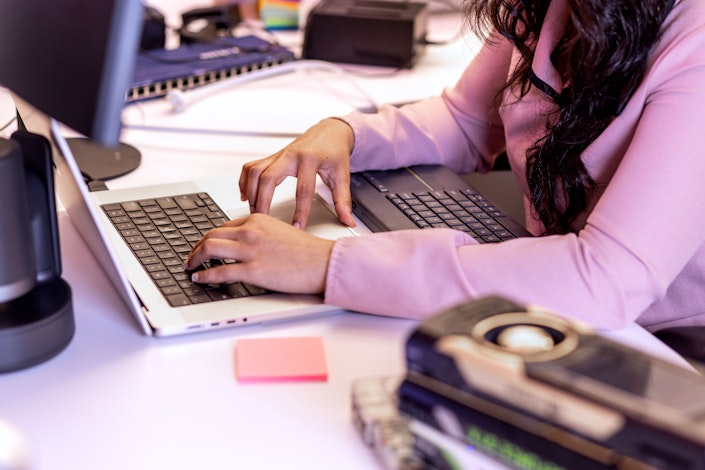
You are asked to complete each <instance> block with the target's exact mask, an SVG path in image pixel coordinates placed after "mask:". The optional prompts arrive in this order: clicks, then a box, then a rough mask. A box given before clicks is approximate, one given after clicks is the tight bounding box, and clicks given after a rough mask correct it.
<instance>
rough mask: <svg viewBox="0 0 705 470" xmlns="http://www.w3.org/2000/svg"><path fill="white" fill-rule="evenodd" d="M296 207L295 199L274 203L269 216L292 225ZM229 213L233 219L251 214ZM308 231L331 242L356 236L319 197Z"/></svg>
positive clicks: (313, 204) (244, 211)
mask: <svg viewBox="0 0 705 470" xmlns="http://www.w3.org/2000/svg"><path fill="white" fill-rule="evenodd" d="M295 205H296V201H294V200H293V199H292V200H289V201H285V202H279V203H274V204H272V207H271V208H270V209H269V215H271V216H272V217H275V218H277V219H279V220H282V221H284V222H286V223H288V224H290V223H291V220H292V218H293V217H294V208H295ZM227 212H228V215H229V216H230V218H232V219H237V218H239V217H246V216H248V215H249V214H250V211H249V210H248V209H235V210H229V211H227ZM306 231H307V232H308V233H311V234H313V235H316V236H317V237H321V238H327V239H329V240H336V239H338V238H340V237H349V236H354V235H356V233H355V232H354V231H353V230H352V229H350V228H349V227H346V226H345V225H343V224H342V223H341V222H340V221H339V220H338V217H337V216H336V215H335V213H334V211H333V209H331V208H330V207H329V206H328V204H326V203H325V202H324V201H322V200H320V199H319V198H318V196H316V197H315V198H314V199H313V202H312V203H311V213H310V214H309V219H308V224H307V225H306Z"/></svg>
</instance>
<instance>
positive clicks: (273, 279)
mask: <svg viewBox="0 0 705 470" xmlns="http://www.w3.org/2000/svg"><path fill="white" fill-rule="evenodd" d="M334 243H335V242H334V241H332V240H327V239H323V238H318V237H316V236H314V235H311V234H310V233H307V232H304V231H303V230H299V229H297V228H295V227H293V226H291V225H289V224H287V223H285V222H282V221H280V220H277V219H275V218H273V217H270V216H268V215H263V214H252V215H250V216H248V217H244V218H241V219H236V220H231V221H229V222H226V223H225V224H223V225H222V226H220V227H218V228H215V229H213V230H211V231H210V232H208V233H207V234H206V235H205V236H204V237H203V238H202V239H201V240H200V241H199V242H198V243H197V244H196V246H195V247H194V249H193V251H192V252H191V254H190V255H189V258H188V260H187V261H186V263H185V265H186V269H196V268H198V266H200V265H201V264H202V263H203V262H205V261H208V260H211V259H234V260H237V261H238V262H237V263H233V264H223V265H220V266H215V267H212V268H209V269H205V270H202V271H197V272H195V273H193V275H192V278H193V281H194V282H198V283H202V284H220V283H226V282H245V283H247V284H252V285H255V286H258V287H262V288H265V289H269V290H274V291H278V292H289V293H296V294H318V293H321V292H323V291H324V290H325V287H326V273H327V270H328V260H329V259H330V254H331V251H332V250H333V245H334Z"/></svg>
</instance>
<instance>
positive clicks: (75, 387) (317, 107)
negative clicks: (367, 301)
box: [0, 41, 673, 470]
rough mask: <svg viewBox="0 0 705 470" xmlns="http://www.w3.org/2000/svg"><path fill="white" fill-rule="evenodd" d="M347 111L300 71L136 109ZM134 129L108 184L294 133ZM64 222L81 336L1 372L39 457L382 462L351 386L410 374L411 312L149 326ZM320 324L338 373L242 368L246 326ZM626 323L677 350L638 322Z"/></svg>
mask: <svg viewBox="0 0 705 470" xmlns="http://www.w3.org/2000/svg"><path fill="white" fill-rule="evenodd" d="M461 43H462V41H461ZM470 55H471V54H470V52H469V47H466V46H465V45H462V44H461V45H460V46H459V45H457V44H455V45H450V46H447V47H446V48H438V49H436V50H434V51H428V52H427V56H426V57H425V58H424V59H423V60H422V61H421V62H420V63H419V64H418V66H417V67H416V68H415V69H414V70H411V71H407V72H403V73H401V74H399V75H398V76H396V77H395V78H389V77H386V78H380V77H368V78H359V81H360V83H363V85H364V87H365V88H366V89H367V91H368V93H370V94H372V95H375V96H379V97H384V98H386V99H385V101H386V100H388V101H403V100H406V99H417V98H420V97H422V96H425V95H430V94H434V93H437V92H439V91H440V90H441V89H442V87H443V86H446V85H450V84H452V83H453V82H454V81H455V79H457V76H458V74H459V73H460V71H461V70H462V66H463V64H464V63H465V62H466V58H465V57H466V56H467V57H470ZM316 73H318V72H316ZM437 76H439V77H441V78H440V79H436V78H433V77H437ZM429 77H432V78H429ZM309 78H310V77H309ZM356 80H358V78H356ZM399 84H401V86H400V85H399ZM405 87H408V88H406V96H402V94H403V93H404V90H405ZM292 89H296V93H291V90H292ZM384 90H387V91H384ZM400 90H401V91H400ZM355 99H359V96H357V97H355V98H354V99H353V100H352V101H354V100H355ZM0 100H1V101H0V123H4V122H5V121H6V119H5V118H6V117H7V118H8V119H9V117H11V116H12V108H11V103H10V102H9V101H8V100H7V97H6V96H5V95H0ZM350 109H351V88H350V86H349V83H347V82H346V81H345V80H342V79H341V78H340V77H337V78H336V77H324V78H321V77H318V80H302V79H301V76H300V75H299V74H298V73H297V74H290V75H287V76H282V77H277V78H272V79H268V80H267V81H263V82H261V83H253V84H249V85H247V87H246V88H245V87H236V88H234V89H232V90H229V91H227V92H224V93H222V94H220V95H219V96H218V97H217V99H213V98H210V99H205V100H203V101H200V102H198V103H196V104H195V105H194V106H193V107H191V108H190V109H189V110H188V112H187V113H183V114H181V115H174V114H171V113H170V112H169V111H168V110H167V109H166V107H165V105H164V104H163V103H161V102H160V103H147V104H144V105H140V106H137V107H133V108H131V109H129V110H127V112H126V121H127V122H131V123H133V124H134V123H143V124H150V125H163V126H185V127H200V128H209V129H212V128H221V129H223V130H228V129H230V130H232V129H240V130H252V129H255V130H262V129H267V130H274V131H294V132H296V131H299V132H300V131H302V130H304V129H305V128H306V127H308V126H309V125H310V124H312V123H314V122H316V121H317V120H318V119H321V118H322V117H325V116H327V115H329V114H339V113H343V112H348V111H349V110H350ZM124 140H125V141H127V142H130V143H132V144H134V145H136V146H137V147H138V148H139V149H140V150H141V151H142V153H143V158H144V161H143V164H142V166H141V167H140V168H139V169H138V170H137V171H135V172H134V173H133V174H130V175H128V176H126V177H123V178H121V179H119V180H116V181H113V182H110V185H111V187H129V186H136V185H142V184H151V183H157V182H166V181H175V180H179V179H188V178H198V177H202V176H212V175H215V174H219V173H222V172H238V171H239V169H240V166H241V164H242V163H243V162H244V161H247V160H249V159H252V158H257V157H261V156H265V155H266V154H269V153H271V152H274V151H275V150H277V149H279V148H280V147H282V146H283V145H284V144H285V143H286V140H283V139H280V138H247V137H237V136H210V137H204V136H199V135H192V134H184V133H181V134H178V133H177V134H174V133H155V132H148V131H128V132H126V133H125V135H124ZM60 230H61V243H62V255H63V262H64V277H65V278H66V279H67V280H68V282H69V283H70V285H71V286H72V288H73V295H74V309H75V315H76V322H77V331H76V336H75V338H74V339H73V341H72V342H71V344H70V345H69V346H68V348H67V349H66V350H65V351H64V352H62V353H61V354H60V355H59V356H57V357H56V358H54V359H52V360H50V361H48V362H46V363H44V364H41V365H39V366H36V367H33V368H31V369H28V370H24V371H19V372H15V373H11V374H5V375H1V376H0V418H1V419H3V420H6V421H7V422H9V423H11V424H12V425H14V426H15V427H17V428H18V429H19V430H20V431H21V432H22V433H23V434H24V435H25V437H26V438H27V439H28V441H29V443H30V446H31V451H32V458H33V463H34V467H33V468H35V469H40V470H53V469H127V468H129V469H147V468H149V469H152V468H169V469H195V468H198V469H221V468H222V469H225V468H235V467H237V468H247V469H252V468H256V469H260V468H262V469H271V468H306V469H324V468H335V469H354V470H359V469H374V468H380V467H379V463H378V462H377V461H376V460H375V458H374V456H373V455H372V453H371V452H370V451H369V449H367V448H366V446H365V445H364V444H363V442H362V440H361V439H360V438H359V436H358V435H357V434H356V431H355V429H354V427H353V425H352V422H351V419H350V411H349V410H350V390H351V384H352V382H353V381H354V380H356V379H361V378H367V377H374V376H386V375H398V374H400V373H402V372H403V349H402V348H403V344H404V341H405V338H406V336H407V335H408V333H409V332H410V331H411V330H412V329H413V328H414V327H415V326H416V324H415V323H414V322H411V321H407V320H400V319H390V318H382V317H375V316H369V315H363V314H356V313H350V312H345V313H338V314H333V315H328V316H323V317H317V318H309V319H306V320H296V321H288V322H281V323H275V324H266V325H260V326H247V327H240V328H237V329H231V330H221V331H213V332H208V333H200V334H196V335H192V336H187V337H177V338H152V337H146V336H143V335H141V334H140V331H139V328H138V326H137V325H136V323H135V322H134V321H133V319H132V318H131V317H130V316H129V314H128V312H127V309H126V308H125V307H124V306H123V305H122V303H121V301H120V299H119V298H118V296H117V293H116V292H115V290H114V289H113V288H112V287H111V286H110V284H109V282H108V280H107V278H106V277H105V276H104V274H103V272H102V271H101V269H100V267H99V266H98V265H97V263H96V261H95V260H94V259H93V258H92V257H91V256H88V253H89V252H88V250H87V248H86V246H85V245H84V243H83V241H82V239H81V238H80V236H79V235H78V234H77V232H76V231H75V229H74V227H73V225H72V224H71V222H70V220H69V219H68V217H67V216H66V215H65V214H63V213H61V214H60ZM310 335H315V336H321V337H322V338H323V341H324V346H325V352H326V357H327V361H328V367H329V379H328V380H327V381H326V382H313V383H292V384H282V383H279V384H259V385H258V384H248V385H243V384H239V383H238V382H237V380H236V378H235V368H234V352H235V346H236V344H237V341H238V339H239V338H243V337H248V338H250V337H258V336H266V337H281V336H310ZM615 335H616V336H617V337H619V338H621V339H622V340H624V341H626V342H629V343H632V344H635V345H639V346H641V347H644V348H649V349H650V350H652V351H655V352H657V353H660V354H663V355H666V356H669V355H670V354H672V352H671V351H670V350H668V349H667V348H666V347H665V346H663V345H662V344H661V343H659V342H657V341H656V340H654V339H653V338H652V337H651V336H650V335H648V334H647V333H646V332H645V331H643V330H641V329H640V328H638V327H636V326H633V327H630V328H628V329H627V330H625V331H622V332H617V333H615ZM670 357H673V356H670Z"/></svg>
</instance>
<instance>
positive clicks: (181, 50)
mask: <svg viewBox="0 0 705 470" xmlns="http://www.w3.org/2000/svg"><path fill="white" fill-rule="evenodd" d="M294 59H295V56H294V53H293V52H292V51H291V50H290V49H288V48H286V47H283V46H280V45H278V44H275V43H272V42H269V41H266V40H264V39H262V38H260V37H257V36H254V35H248V36H241V37H220V38H214V39H213V40H211V41H209V42H193V43H187V44H183V45H181V46H180V47H178V48H176V49H165V48H158V49H151V50H144V51H141V52H140V53H139V54H138V55H137V61H136V63H135V73H134V77H133V79H132V83H131V85H130V89H129V91H128V93H127V97H126V101H127V102H128V103H131V102H135V101H141V100H145V99H151V98H161V97H164V96H166V95H167V93H169V92H170V91H171V90H179V91H184V90H191V89H193V88H197V87H201V86H203V85H208V84H212V83H216V82H219V81H221V80H225V79H228V78H231V77H235V76H238V75H243V74H247V73H249V72H252V71H255V70H260V69H264V68H268V67H274V66H277V65H279V64H283V63H285V62H290V61H293V60H294Z"/></svg>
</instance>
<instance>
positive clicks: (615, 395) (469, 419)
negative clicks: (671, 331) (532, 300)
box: [399, 297, 705, 470]
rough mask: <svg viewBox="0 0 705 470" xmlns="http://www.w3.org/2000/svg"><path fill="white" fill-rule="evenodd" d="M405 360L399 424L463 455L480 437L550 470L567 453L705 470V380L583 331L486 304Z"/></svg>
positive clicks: (440, 322)
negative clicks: (425, 427) (526, 450)
mask: <svg viewBox="0 0 705 470" xmlns="http://www.w3.org/2000/svg"><path fill="white" fill-rule="evenodd" d="M406 360H407V374H406V377H405V380H404V383H403V384H402V386H401V388H400V395H399V406H400V409H401V410H402V412H403V413H406V414H408V415H409V416H410V417H412V418H413V419H419V420H421V421H424V422H426V423H427V424H431V425H432V426H436V427H437V428H439V429H440V430H442V431H444V432H447V434H449V435H456V436H460V437H461V438H463V437H464V438H466V439H467V443H468V444H473V445H478V442H476V441H473V439H471V437H472V435H471V433H470V429H471V427H472V426H475V427H479V428H480V431H475V432H476V434H477V436H480V437H481V436H482V435H483V434H482V433H483V432H484V433H487V434H484V435H491V436H494V439H495V440H496V439H503V440H506V441H508V442H512V440H515V439H518V437H517V436H521V438H522V439H524V440H527V439H528V440H531V441H532V445H533V446H534V447H532V449H531V450H532V453H533V454H534V455H536V456H538V457H539V458H541V459H545V460H547V461H551V459H552V458H557V457H556V456H557V449H564V450H565V451H568V452H573V453H575V454H576V455H580V456H581V458H583V459H586V462H590V467H591V468H637V469H669V470H670V469H673V470H676V469H678V470H682V469H705V401H703V396H705V377H703V376H702V375H700V374H698V373H697V372H695V371H692V370H688V369H686V368H683V367H679V366H676V365H674V364H672V363H670V362H667V361H665V360H661V359H658V358H656V357H653V356H650V355H648V354H645V353H642V352H640V351H638V350H636V349H633V348H630V347H627V346H624V345H621V344H619V343H616V342H614V341H611V340H609V339H606V338H604V337H602V336H600V335H597V334H595V333H594V332H593V331H592V330H591V329H590V328H589V327H587V326H586V325H584V324H581V323H578V322H572V321H567V320H564V319H561V318H560V317H558V316H555V315H553V314H551V313H550V312H546V311H544V310H542V309H539V308H534V307H525V306H521V305H518V304H516V303H514V302H511V301H509V300H506V299H503V298H501V297H488V298H484V299H480V300H477V301H473V302H469V303H467V304H464V305H461V306H458V307H456V308H454V309H451V310H448V311H446V312H444V313H441V314H439V315H436V316H434V317H432V318H430V319H428V320H427V321H425V322H423V323H422V324H421V325H420V326H419V327H418V328H417V329H416V330H415V331H414V332H413V333H412V334H411V335H410V337H409V339H408V341H407V345H406ZM434 407H441V408H442V409H443V410H444V411H443V412H444V413H445V415H444V416H445V418H444V419H442V420H439V419H437V418H434V413H435V412H436V411H437V409H436V408H434ZM478 417H479V418H478ZM449 422H450V423H452V424H451V425H449V424H448V423H449ZM487 423H494V424H493V425H494V428H492V429H489V430H488V429H487V428H483V426H485V425H486V424H487ZM450 429H455V431H454V432H450V431H449V430H450ZM522 442H525V441H522ZM485 450H487V451H493V450H494V451H497V449H485ZM510 463H511V462H510ZM554 463H556V462H554ZM560 463H561V462H557V464H560ZM514 464H515V466H514V468H524V467H522V466H520V465H517V464H516V462H514ZM586 465H587V464H586ZM559 468H560V467H559ZM564 468H576V467H572V466H570V465H568V466H566V467H564ZM579 468H588V467H584V466H583V467H579Z"/></svg>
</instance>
